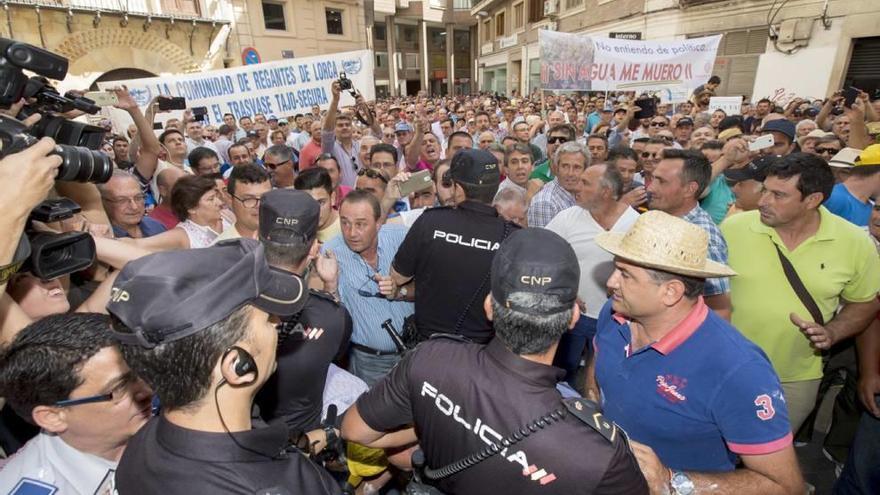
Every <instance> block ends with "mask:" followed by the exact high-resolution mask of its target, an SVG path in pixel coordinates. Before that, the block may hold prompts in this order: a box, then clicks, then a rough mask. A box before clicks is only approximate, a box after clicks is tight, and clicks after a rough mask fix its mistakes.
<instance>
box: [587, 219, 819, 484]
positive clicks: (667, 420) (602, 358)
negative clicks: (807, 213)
mask: <svg viewBox="0 0 880 495" xmlns="http://www.w3.org/2000/svg"><path fill="white" fill-rule="evenodd" d="M596 243H597V244H598V245H599V246H600V247H602V248H603V249H605V250H607V251H608V252H610V253H611V254H613V255H614V256H615V259H614V264H615V271H614V273H613V274H612V275H611V277H610V278H609V279H608V283H607V285H608V289H609V290H610V291H611V299H610V301H609V302H608V303H606V304H605V307H603V308H602V311H601V312H600V314H599V320H598V331H597V334H596V337H595V348H596V355H595V361H594V365H593V368H594V380H591V382H592V383H591V386H592V392H593V393H596V394H597V395H598V397H600V398H601V401H602V404H603V409H604V411H603V413H604V414H605V416H606V417H608V418H609V419H611V420H613V421H614V422H615V423H617V424H618V425H620V426H621V427H622V428H623V429H624V430H625V431H626V432H627V433H628V434H629V436H630V438H631V439H632V440H633V446H634V447H633V450H634V451H635V452H636V456H637V458H638V460H639V464H640V466H641V468H642V472H643V473H644V474H645V478H646V479H647V480H648V483H649V485H650V486H651V488H652V493H673V494H681V495H684V494H691V493H704V491H705V492H706V493H708V492H710V491H711V492H718V493H761V494H775V493H780V494H782V493H796V492H799V491H802V490H804V486H805V485H804V482H803V479H802V478H801V474H800V469H799V468H798V464H797V459H796V457H795V454H794V449H793V448H792V435H791V427H790V425H789V422H788V412H787V410H786V407H785V399H784V398H783V395H782V387H781V385H780V383H779V379H778V378H777V376H776V374H775V373H774V371H773V368H772V367H771V365H770V362H769V361H768V360H767V357H766V356H765V355H764V353H763V352H762V351H761V350H760V349H759V348H758V347H757V346H755V345H754V344H752V343H751V342H749V341H748V340H747V339H746V338H745V337H743V336H742V335H741V334H740V333H739V332H738V331H736V329H734V328H733V327H732V326H731V325H730V324H729V323H728V322H727V321H725V320H723V319H722V318H720V317H719V316H718V315H717V314H715V312H714V311H712V310H711V309H709V308H708V307H707V306H706V304H705V302H703V298H702V296H701V294H702V292H703V285H704V283H705V279H706V278H711V277H727V276H732V275H735V273H734V272H733V271H732V270H731V269H730V268H728V267H727V266H725V265H723V264H721V263H717V262H714V261H711V260H709V259H707V251H708V234H707V233H706V232H705V231H704V230H703V229H701V228H700V227H698V226H696V225H693V224H691V223H689V222H687V221H685V220H683V219H680V218H677V217H673V216H671V215H669V214H666V213H663V212H660V211H649V212H647V213H645V214H644V215H642V216H641V217H639V219H638V220H637V221H636V223H635V224H634V225H633V227H632V228H631V229H630V230H629V231H628V232H626V233H610V232H609V233H604V234H600V235H599V236H598V237H597V239H596ZM655 452H656V453H655ZM737 456H739V457H740V458H741V459H742V462H743V466H744V467H743V468H740V469H737V468H736V458H737Z"/></svg>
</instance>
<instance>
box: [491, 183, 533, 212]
mask: <svg viewBox="0 0 880 495" xmlns="http://www.w3.org/2000/svg"><path fill="white" fill-rule="evenodd" d="M513 203H519V204H521V205H523V206H524V207H526V208H528V201H527V200H526V195H525V193H523V192H522V191H520V190H519V189H515V188H513V187H505V188H504V189H501V190H500V191H498V194H496V195H495V199H493V200H492V205H493V206H494V205H506V204H513Z"/></svg>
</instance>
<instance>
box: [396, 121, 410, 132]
mask: <svg viewBox="0 0 880 495" xmlns="http://www.w3.org/2000/svg"><path fill="white" fill-rule="evenodd" d="M412 130H413V128H412V126H411V125H409V123H408V122H398V123H397V124H396V125H395V126H394V132H412Z"/></svg>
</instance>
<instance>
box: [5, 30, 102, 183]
mask: <svg viewBox="0 0 880 495" xmlns="http://www.w3.org/2000/svg"><path fill="white" fill-rule="evenodd" d="M67 67H68V62H67V59H65V58H64V57H60V56H58V55H55V54H53V53H51V52H48V51H46V50H43V49H41V48H37V47H35V46H32V45H29V44H27V43H20V42H17V41H14V40H9V39H5V38H0V107H3V108H9V107H10V106H12V105H13V104H15V103H16V102H18V101H19V100H21V99H22V98H24V99H25V101H26V102H27V103H26V105H25V107H24V108H22V110H21V112H20V113H19V114H18V115H17V117H18V118H20V119H25V118H27V117H29V116H30V115H33V114H34V113H39V114H40V115H41V119H40V121H39V122H38V123H37V124H35V125H34V126H33V127H31V128H27V127H25V125H24V124H22V123H21V122H20V121H19V120H17V119H14V118H10V117H0V158H3V157H5V156H6V155H9V154H11V153H17V152H19V151H22V150H24V149H26V148H28V147H30V146H32V145H33V144H34V143H36V142H37V141H38V140H39V139H40V138H42V137H50V138H52V139H54V140H55V142H56V143H57V146H56V148H55V151H53V152H52V154H54V155H58V156H60V157H61V158H62V164H61V167H60V168H59V169H58V177H57V179H58V180H67V181H76V182H98V183H101V182H107V181H108V180H109V179H110V176H111V175H112V174H113V164H112V162H111V161H110V159H109V157H107V156H106V155H104V154H103V153H101V152H99V151H94V150H98V149H100V147H101V143H102V142H103V140H104V134H105V131H104V129H102V128H100V127H96V126H93V125H88V124H84V123H81V122H74V121H71V120H67V119H66V118H64V117H62V116H60V115H57V114H58V113H66V112H69V111H72V110H80V111H82V112H85V113H89V114H94V113H97V112H98V111H99V110H100V107H99V106H97V105H95V102H93V101H92V100H89V99H88V98H83V97H82V96H78V95H75V94H73V93H72V92H68V93H66V94H65V95H63V96H62V95H61V94H59V93H58V91H57V90H55V88H54V87H52V85H51V84H50V83H49V80H48V79H47V78H51V79H64V77H65V76H66V75H67ZM23 70H29V71H33V72H36V73H37V74H40V76H33V77H28V76H27V75H25V74H24V72H23ZM41 76H42V77H41Z"/></svg>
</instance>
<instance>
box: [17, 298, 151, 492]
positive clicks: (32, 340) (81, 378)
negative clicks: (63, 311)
mask: <svg viewBox="0 0 880 495" xmlns="http://www.w3.org/2000/svg"><path fill="white" fill-rule="evenodd" d="M109 328H110V318H109V317H107V316H105V315H98V314H70V315H54V316H49V317H46V318H43V319H42V320H40V321H38V322H36V323H34V324H32V325H30V326H28V327H27V328H25V329H24V330H22V331H21V333H19V335H18V336H17V337H16V338H15V340H14V341H13V342H12V343H11V344H10V345H9V347H7V348H6V349H4V353H3V354H2V356H0V394H2V396H3V397H5V398H6V401H7V405H11V406H12V408H13V409H14V410H15V411H16V412H17V413H18V414H19V415H20V416H21V417H22V418H25V419H26V420H27V421H28V422H30V423H32V424H34V425H36V426H38V427H40V428H41V429H42V431H41V433H39V435H37V436H36V437H35V438H34V439H33V440H31V441H30V442H28V443H27V445H25V446H24V447H23V448H22V450H20V451H19V452H18V453H16V455H15V456H14V457H12V458H11V459H10V460H9V462H7V463H6V464H5V466H3V468H2V471H0V492H2V493H56V491H57V493H64V494H82V495H86V494H89V495H91V494H109V493H113V486H114V476H113V473H114V471H115V469H116V465H117V462H118V461H119V458H120V456H121V455H122V451H123V450H124V449H125V445H126V443H127V442H128V441H129V439H130V438H131V436H132V435H134V434H135V433H136V432H137V431H138V429H140V428H141V426H143V425H144V423H146V421H147V419H149V417H150V409H151V408H150V401H151V397H152V394H151V392H150V389H149V388H148V387H147V386H146V385H145V384H144V383H143V382H142V381H140V380H139V379H138V378H136V377H135V376H134V375H133V373H132V372H131V370H129V369H128V366H126V364H125V362H124V361H123V360H122V356H121V355H120V353H119V350H118V348H117V345H116V342H115V340H114V339H113V337H112V335H111V333H110V332H109Z"/></svg>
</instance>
